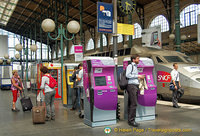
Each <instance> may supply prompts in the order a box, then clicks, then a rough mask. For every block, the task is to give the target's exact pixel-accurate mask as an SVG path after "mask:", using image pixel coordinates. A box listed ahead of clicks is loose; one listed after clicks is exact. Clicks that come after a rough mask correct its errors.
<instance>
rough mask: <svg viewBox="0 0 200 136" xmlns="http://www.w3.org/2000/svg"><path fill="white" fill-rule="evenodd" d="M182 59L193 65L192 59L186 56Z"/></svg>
mask: <svg viewBox="0 0 200 136" xmlns="http://www.w3.org/2000/svg"><path fill="white" fill-rule="evenodd" d="M183 57H184V59H186V60H187V62H189V63H194V61H193V60H192V59H190V58H189V57H188V56H183Z"/></svg>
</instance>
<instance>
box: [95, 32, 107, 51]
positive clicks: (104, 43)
mask: <svg viewBox="0 0 200 136" xmlns="http://www.w3.org/2000/svg"><path fill="white" fill-rule="evenodd" d="M107 44H108V43H107V38H106V36H105V34H103V46H106V45H107ZM97 48H100V38H99V40H98V46H97Z"/></svg>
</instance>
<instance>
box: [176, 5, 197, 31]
mask: <svg viewBox="0 0 200 136" xmlns="http://www.w3.org/2000/svg"><path fill="white" fill-rule="evenodd" d="M198 14H200V4H192V5H189V6H187V7H186V8H184V9H183V10H182V11H181V13H180V22H181V28H183V27H186V26H191V25H194V24H197V16H198Z"/></svg>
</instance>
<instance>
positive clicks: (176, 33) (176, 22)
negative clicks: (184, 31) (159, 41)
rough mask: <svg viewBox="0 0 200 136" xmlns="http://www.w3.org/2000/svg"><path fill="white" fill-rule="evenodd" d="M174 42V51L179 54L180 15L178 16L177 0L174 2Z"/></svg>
mask: <svg viewBox="0 0 200 136" xmlns="http://www.w3.org/2000/svg"><path fill="white" fill-rule="evenodd" d="M174 4H175V36H176V38H175V40H176V45H175V47H176V51H179V52H181V38H180V15H179V7H180V5H179V0H175V3H174Z"/></svg>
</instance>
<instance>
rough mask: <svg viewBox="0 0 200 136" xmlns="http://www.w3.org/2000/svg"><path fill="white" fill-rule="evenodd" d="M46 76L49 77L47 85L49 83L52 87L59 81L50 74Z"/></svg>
mask: <svg viewBox="0 0 200 136" xmlns="http://www.w3.org/2000/svg"><path fill="white" fill-rule="evenodd" d="M44 76H46V77H48V78H49V84H47V83H45V84H46V85H48V86H49V87H50V88H54V87H56V85H57V81H56V80H55V79H54V78H53V77H52V76H51V75H50V76H47V75H44Z"/></svg>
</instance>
